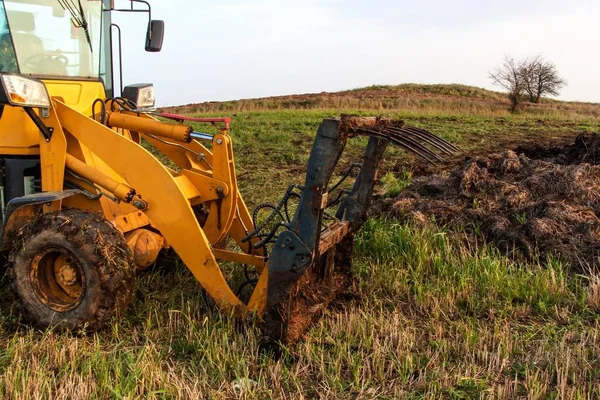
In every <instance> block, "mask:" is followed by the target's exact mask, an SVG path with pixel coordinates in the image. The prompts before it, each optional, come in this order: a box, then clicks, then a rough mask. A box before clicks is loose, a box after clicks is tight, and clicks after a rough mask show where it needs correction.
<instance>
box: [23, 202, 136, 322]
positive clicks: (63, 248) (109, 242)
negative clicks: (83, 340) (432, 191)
mask: <svg viewBox="0 0 600 400" xmlns="http://www.w3.org/2000/svg"><path fill="white" fill-rule="evenodd" d="M11 261H12V275H13V283H14V286H15V291H16V294H17V296H18V297H19V299H20V300H21V303H22V308H23V311H24V314H25V317H26V318H27V320H28V321H29V322H30V323H32V324H33V325H36V326H38V327H41V328H46V327H57V328H60V329H65V330H79V329H85V330H86V331H94V330H97V329H98V328H100V327H102V325H104V324H105V323H106V322H107V321H108V320H109V319H110V318H112V317H113V316H115V315H116V314H117V313H119V312H121V311H123V310H124V309H125V308H126V307H127V305H128V303H129V301H130V299H131V297H132V294H133V290H134V271H135V268H134V265H133V258H132V256H131V252H130V251H129V248H128V247H127V244H126V242H125V238H124V237H123V235H122V234H121V233H120V232H119V231H117V230H116V229H115V228H114V227H113V226H112V225H111V224H110V223H109V222H108V221H107V220H106V219H104V218H103V217H101V216H100V215H98V214H94V213H90V212H87V211H83V210H76V209H71V210H62V211H58V212H53V213H48V214H44V215H42V216H41V217H40V218H38V219H37V220H36V221H34V222H32V223H31V224H29V225H27V226H25V227H24V228H23V229H21V231H20V232H19V235H18V237H17V238H16V240H15V242H14V244H13V249H12V252H11Z"/></svg>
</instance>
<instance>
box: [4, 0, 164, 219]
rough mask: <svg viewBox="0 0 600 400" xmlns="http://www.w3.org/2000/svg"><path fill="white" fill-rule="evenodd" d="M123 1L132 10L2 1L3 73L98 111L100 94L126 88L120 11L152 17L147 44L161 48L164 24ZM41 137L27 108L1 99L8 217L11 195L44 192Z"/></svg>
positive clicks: (83, 1) (95, 0) (87, 2)
mask: <svg viewBox="0 0 600 400" xmlns="http://www.w3.org/2000/svg"><path fill="white" fill-rule="evenodd" d="M117 3H118V4H119V5H121V4H127V5H128V6H129V7H124V8H123V9H119V8H118V7H115V1H114V0H0V74H15V75H16V76H17V77H25V78H35V79H38V80H41V81H42V82H43V84H44V86H45V89H46V90H47V95H48V96H49V97H59V98H60V99H61V101H63V102H65V103H66V104H67V105H69V106H70V107H72V108H74V109H75V110H77V111H78V112H80V113H82V114H84V115H87V116H92V114H93V110H92V108H93V103H94V101H95V100H96V99H104V98H112V97H116V96H120V95H122V92H123V91H122V90H121V86H122V80H123V79H122V66H121V62H122V60H121V32H120V28H119V27H118V26H117V25H115V24H113V23H112V18H111V17H112V13H113V12H131V14H130V15H131V18H143V16H145V17H146V18H148V29H147V32H146V42H145V44H144V43H141V41H140V48H144V47H145V50H146V51H151V52H155V51H160V49H161V47H162V36H163V29H164V24H163V23H162V21H152V20H151V18H150V15H151V14H150V5H149V4H148V3H147V2H146V1H142V0H119V1H118V2H117ZM140 12H141V13H142V14H141V15H140ZM134 13H135V14H134ZM142 15H143V16H142ZM143 46H144V47H143ZM114 72H116V73H114ZM115 75H117V79H118V81H119V82H120V85H119V87H117V88H116V90H115V84H114V82H115ZM119 75H120V76H119ZM2 84H3V83H2ZM37 107H39V106H37ZM39 142H40V130H39V129H38V127H37V126H36V125H35V124H34V123H33V122H32V120H31V119H30V117H29V116H28V115H27V114H26V112H25V110H24V108H23V107H20V106H14V105H13V104H6V103H2V104H0V207H1V208H2V214H3V211H4V208H5V206H6V204H7V203H8V201H10V200H11V199H13V198H16V197H20V196H24V195H27V194H32V193H36V192H39V191H40V179H41V178H40V175H41V174H40V158H39Z"/></svg>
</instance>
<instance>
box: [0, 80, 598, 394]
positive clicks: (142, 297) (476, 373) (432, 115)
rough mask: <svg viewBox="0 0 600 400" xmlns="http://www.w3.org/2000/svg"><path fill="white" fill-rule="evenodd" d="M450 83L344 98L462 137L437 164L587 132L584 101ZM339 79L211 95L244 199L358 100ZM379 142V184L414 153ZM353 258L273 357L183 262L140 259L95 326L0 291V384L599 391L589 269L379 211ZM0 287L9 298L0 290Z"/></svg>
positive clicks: (300, 163)
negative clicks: (20, 309) (160, 265)
mask: <svg viewBox="0 0 600 400" xmlns="http://www.w3.org/2000/svg"><path fill="white" fill-rule="evenodd" d="M415 87H416V86H415ZM421 88H422V87H421ZM450 89H452V88H446V89H444V90H441V89H440V88H439V87H434V88H433V89H431V90H430V91H426V90H425V89H420V92H418V93H416V94H411V96H413V97H412V98H413V99H417V98H419V99H421V100H422V99H423V98H430V99H431V100H430V104H429V105H428V106H427V105H425V106H421V105H419V106H418V107H417V106H415V107H411V106H406V107H404V106H403V104H404V103H403V101H404V100H402V99H400V100H399V101H398V106H397V107H396V108H391V107H389V108H388V107H377V106H376V104H375V103H373V104H371V107H373V109H371V110H362V111H360V113H361V114H365V115H367V114H368V115H378V114H380V113H382V112H383V113H386V114H388V115H391V116H394V117H398V118H402V119H404V120H406V121H407V122H409V123H411V124H413V125H417V126H420V127H423V128H426V129H429V130H431V131H432V132H435V133H437V134H439V135H440V136H442V137H444V138H445V139H447V140H450V141H452V142H453V143H456V144H458V145H459V146H460V147H461V149H462V151H461V153H460V154H459V155H457V156H456V157H454V158H453V159H451V160H450V161H449V162H448V164H446V165H444V166H441V167H439V168H438V169H443V168H448V167H450V166H451V165H452V164H453V163H456V162H457V161H459V160H460V159H461V158H464V157H465V156H467V155H469V154H472V153H476V152H485V151H489V150H491V149H494V150H497V149H501V148H511V147H515V146H516V145H518V144H521V143H534V144H539V143H542V142H547V143H566V142H568V141H572V140H573V138H574V137H575V136H576V135H577V134H578V133H580V132H584V131H586V132H599V131H600V106H599V105H590V104H571V103H560V102H550V101H548V102H547V103H546V104H543V105H541V106H539V107H531V108H527V109H526V110H525V111H523V112H522V113H519V114H509V113H508V112H507V111H505V108H506V107H504V106H502V105H505V106H506V103H505V102H504V100H503V99H502V97H500V96H499V95H493V94H486V92H477V91H476V90H475V89H473V90H472V92H473V93H475V94H473V95H469V96H470V97H469V96H467V95H462V94H461V93H462V92H458V93H453V92H450V93H446V92H449V91H450ZM377 90H378V91H379V92H381V91H383V90H385V88H383V89H382V88H378V89H377ZM415 90H416V89H415ZM465 91H466V93H470V92H469V91H467V90H466V89H465ZM440 92H442V93H440ZM366 93H367V94H368V91H367V92H366ZM481 93H483V94H481ZM344 96H345V97H344ZM344 96H342V97H343V98H346V100H347V102H346V103H340V104H342V105H343V104H349V106H347V107H344V108H332V107H330V106H329V105H328V106H327V108H319V107H317V108H312V107H306V108H308V109H284V107H279V108H278V107H275V106H272V107H269V106H265V105H264V104H263V106H260V104H259V103H256V104H255V103H252V102H247V104H246V105H243V106H242V105H240V103H235V104H233V103H232V104H233V105H227V107H231V112H227V114H229V115H232V114H235V115H234V120H233V125H232V130H233V133H232V136H233V138H234V141H235V145H234V147H235V151H236V152H235V154H236V163H237V165H236V166H237V170H238V179H239V181H240V186H241V191H242V193H243V194H244V195H245V199H246V201H247V203H248V204H249V205H250V206H253V205H256V204H258V203H260V202H263V201H266V200H276V199H278V196H280V194H281V193H282V192H283V191H284V190H285V188H286V187H287V185H288V184H290V183H293V182H301V181H302V180H303V178H304V176H303V175H304V168H305V164H306V161H307V158H308V152H309V150H310V145H311V143H312V139H313V137H314V133H315V131H316V128H317V126H318V124H319V122H320V121H321V120H322V119H323V118H325V117H330V116H336V115H339V114H340V113H342V112H349V113H358V111H357V109H356V107H355V105H357V104H359V103H360V100H359V98H360V97H361V96H362V97H365V96H366V95H365V92H360V91H356V93H354V94H352V93H350V94H348V93H346V94H345V95H344ZM353 96H354V97H353ZM394 96H397V93H396V92H392V93H391V94H390V95H389V97H390V98H393V97H394ZM407 96H408V95H407ZM486 96H487V97H486ZM352 99H355V100H352ZM357 99H358V100H357ZM384 99H387V98H384ZM421 100H420V101H421ZM290 101H291V100H290ZM352 101H356V104H355V103H352ZM381 101H384V100H380V102H381ZM385 101H388V100H385ZM389 101H390V102H391V101H392V100H389ZM415 101H416V100H415ZM272 102H273V103H272V104H275V103H276V101H275V100H272ZM469 102H476V104H478V105H479V106H478V107H479V108H477V107H472V106H470V105H469V104H470V103H469ZM292 103H293V101H292ZM236 104H237V105H236ZM319 104H320V103H318V104H317V105H319ZM327 104H328V103H327ZM386 104H387V103H386ZM389 104H393V103H389ZM415 104H416V103H415ZM474 104H475V103H474ZM485 104H487V106H486V105H485ZM288 105H289V104H288ZM292 105H293V104H292ZM236 107H237V109H236ZM260 107H262V108H263V109H260ZM224 108H226V107H225V106H224ZM190 109H191V108H190ZM199 109H201V107H200V108H199ZM204 111H205V112H204V113H202V114H201V115H215V113H216V110H214V109H213V110H211V109H205V110H204ZM198 115H200V114H198ZM198 128H199V127H198ZM364 143H365V140H364V139H360V138H359V139H355V140H353V141H352V142H351V144H350V145H349V149H348V151H347V154H346V155H345V156H344V158H343V160H342V164H348V163H350V162H352V161H353V160H354V159H355V157H358V155H359V154H360V149H361V148H362V146H363V145H364ZM387 154H388V156H387V157H386V160H385V162H384V163H383V170H384V171H383V176H384V177H385V178H384V179H383V182H382V183H381V184H380V185H378V187H377V191H378V193H379V195H380V196H385V195H386V194H389V193H392V194H393V193H395V192H397V191H398V190H400V189H401V187H402V185H403V184H404V183H405V182H406V181H407V180H410V178H411V177H412V176H415V175H418V174H422V173H426V172H428V171H430V170H431V168H429V167H426V166H424V165H423V164H421V163H419V162H416V161H415V160H414V159H413V158H410V157H406V156H405V155H404V154H403V153H402V152H401V151H399V150H395V149H394V150H392V151H390V152H389V153H387ZM354 272H355V274H356V277H357V280H356V282H355V284H354V287H353V288H351V290H350V292H351V293H352V295H351V296H350V295H349V296H347V297H348V298H347V299H346V301H345V302H344V303H340V304H337V305H336V306H335V307H333V308H332V309H330V310H328V311H327V313H326V315H325V317H324V318H322V319H321V320H320V321H319V323H318V324H317V325H315V326H314V328H313V329H312V330H311V331H310V332H309V333H308V335H307V337H306V340H305V341H303V342H301V343H299V344H298V345H297V346H296V347H295V348H293V349H290V350H289V352H288V354H287V355H286V356H285V357H284V358H283V359H281V360H279V361H274V360H272V359H270V358H267V357H264V356H262V355H259V354H258V353H257V351H256V349H257V338H258V330H257V328H256V327H252V326H241V325H240V324H238V323H236V322H235V321H234V320H233V319H232V318H230V317H229V316H227V315H223V314H221V313H218V312H215V311H213V310H211V309H210V308H209V307H207V306H206V304H205V302H204V300H203V297H202V294H201V291H200V289H199V286H198V284H197V283H196V281H195V280H194V278H193V277H192V276H191V274H190V273H189V272H188V271H187V270H186V269H185V267H184V266H182V265H176V266H175V267H174V269H173V271H170V272H165V271H147V272H142V273H140V274H139V279H138V281H137V288H136V296H135V300H134V301H133V304H132V305H131V307H130V308H129V309H128V310H127V312H126V314H125V315H122V316H121V317H120V318H119V319H118V320H115V321H114V323H113V324H112V325H111V326H110V327H108V328H107V329H106V330H104V331H101V332H99V333H96V334H87V333H86V332H80V333H78V334H63V333H57V332H52V331H45V332H40V331H37V330H34V329H31V328H28V327H27V326H24V325H20V324H19V322H18V321H19V319H18V317H17V316H16V315H14V313H12V312H11V311H10V309H8V310H7V309H6V307H5V308H3V311H2V313H1V314H0V396H2V397H3V398H19V399H20V398H23V399H25V398H27V399H29V398H53V399H54V398H56V399H62V398H64V399H71V398H118V399H121V398H123V399H124V398H127V399H133V398H217V399H218V398H255V399H263V398H352V399H354V398H365V399H372V398H381V399H395V398H412V399H417V398H418V399H421V398H423V399H437V398H450V399H470V398H501V399H512V398H518V397H522V398H533V399H545V398H573V399H586V398H590V399H592V398H598V397H600V358H599V357H598V354H600V336H599V332H600V331H599V328H600V275H597V274H595V273H594V272H590V273H589V274H585V275H576V274H573V273H571V272H569V270H568V268H567V267H566V266H564V265H561V264H560V263H558V262H557V261H555V260H552V259H547V260H539V261H537V262H531V263H527V264H525V263H518V262H516V261H514V260H511V259H509V258H506V257H505V256H503V255H501V254H500V253H499V252H498V251H497V250H495V249H494V248H492V247H485V246H483V247H480V248H467V247H465V246H464V245H462V244H461V243H459V242H456V241H454V240H452V239H450V238H449V236H448V235H447V234H446V233H445V232H444V231H431V230H420V229H417V228H414V227H411V226H409V225H403V224H399V223H397V222H395V221H393V220H388V219H385V218H375V219H372V220H370V221H369V222H368V223H367V224H366V225H365V226H364V228H363V229H362V231H361V232H360V234H359V236H358V238H357V254H356V258H355V265H354ZM4 281H6V279H4ZM2 294H3V296H4V300H3V304H10V294H9V292H8V289H7V288H4V289H2Z"/></svg>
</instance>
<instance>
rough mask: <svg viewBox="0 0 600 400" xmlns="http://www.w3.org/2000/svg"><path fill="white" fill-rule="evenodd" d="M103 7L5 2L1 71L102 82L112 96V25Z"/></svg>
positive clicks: (0, 17) (0, 23)
mask: <svg viewBox="0 0 600 400" xmlns="http://www.w3.org/2000/svg"><path fill="white" fill-rule="evenodd" d="M79 5H81V8H79ZM75 7H77V8H75ZM103 7H104V6H103V2H102V1H80V2H78V1H71V0H67V1H64V2H63V1H60V2H59V1H58V0H3V1H2V6H1V9H0V72H14V73H19V74H21V75H25V76H32V77H36V78H40V79H46V80H70V81H71V80H75V81H102V82H103V84H104V86H105V89H106V91H107V92H110V91H111V89H112V87H111V83H112V57H111V52H110V40H109V39H110V37H109V35H110V23H111V21H110V12H103V9H104V8H103ZM57 95H60V94H57Z"/></svg>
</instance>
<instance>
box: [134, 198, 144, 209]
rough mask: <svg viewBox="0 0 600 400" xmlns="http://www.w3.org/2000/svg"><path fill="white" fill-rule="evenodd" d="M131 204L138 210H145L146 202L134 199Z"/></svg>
mask: <svg viewBox="0 0 600 400" xmlns="http://www.w3.org/2000/svg"><path fill="white" fill-rule="evenodd" d="M132 204H133V206H134V207H135V208H137V209H138V210H145V209H146V203H144V202H143V201H141V200H134V201H133V203H132Z"/></svg>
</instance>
